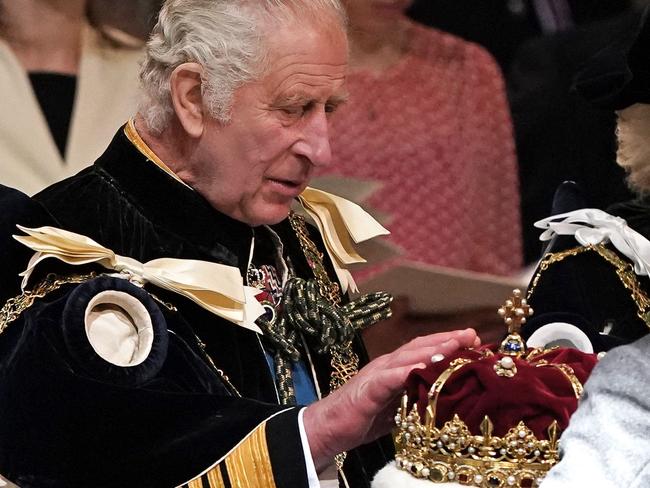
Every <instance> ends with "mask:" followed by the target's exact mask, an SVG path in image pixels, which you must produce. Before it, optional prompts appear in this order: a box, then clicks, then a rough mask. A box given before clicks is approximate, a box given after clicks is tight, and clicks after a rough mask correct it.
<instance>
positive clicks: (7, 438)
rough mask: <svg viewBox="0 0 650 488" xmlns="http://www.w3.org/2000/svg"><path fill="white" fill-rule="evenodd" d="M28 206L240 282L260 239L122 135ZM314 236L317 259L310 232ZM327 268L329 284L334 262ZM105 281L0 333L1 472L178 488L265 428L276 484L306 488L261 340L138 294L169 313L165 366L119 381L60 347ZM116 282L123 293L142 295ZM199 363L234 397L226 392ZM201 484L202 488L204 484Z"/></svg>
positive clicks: (187, 307)
mask: <svg viewBox="0 0 650 488" xmlns="http://www.w3.org/2000/svg"><path fill="white" fill-rule="evenodd" d="M34 201H36V202H38V203H39V204H41V205H42V207H43V208H45V209H46V210H47V212H48V213H49V214H50V216H51V217H48V218H52V219H53V220H52V222H49V224H51V225H58V226H59V227H61V228H64V229H67V230H70V231H73V232H77V233H80V234H83V235H86V236H88V237H90V238H92V239H94V240H95V241H97V242H99V243H100V244H101V245H103V246H105V247H108V248H110V249H112V250H113V251H114V252H116V253H117V254H120V255H123V256H129V257H131V258H134V259H137V260H139V261H141V262H146V261H149V260H152V259H156V258H161V257H172V258H185V259H198V260H204V261H212V262H218V263H223V264H227V265H231V266H236V267H238V268H239V269H240V271H241V273H242V275H243V276H246V267H247V264H248V257H249V250H250V245H251V240H252V239H253V238H254V237H255V236H256V235H257V236H258V237H257V238H258V239H259V238H260V236H263V235H264V231H263V229H254V228H251V227H249V226H247V225H246V224H243V223H241V222H238V221H236V220H233V219H231V218H229V217H227V216H225V215H223V214H221V213H219V212H217V211H215V210H214V209H213V208H212V207H211V206H210V205H209V204H208V202H207V201H206V200H205V199H203V198H202V197H201V196H200V195H199V194H198V193H196V192H194V191H192V190H190V189H189V188H186V187H185V186H184V185H181V184H179V183H178V182H176V181H175V180H174V179H173V178H171V177H170V176H169V175H167V174H166V173H164V172H163V171H162V170H161V169H159V168H158V167H157V166H156V165H155V164H154V163H152V162H151V161H148V160H147V159H146V157H145V156H144V155H142V154H141V153H140V152H139V151H138V150H137V149H136V148H135V147H134V146H133V145H132V144H131V143H130V142H129V140H128V139H127V137H126V135H125V134H124V131H123V130H120V131H118V133H117V135H116V136H115V138H114V140H113V141H112V143H111V144H110V146H109V147H108V149H107V150H106V152H105V153H104V154H103V155H102V156H101V157H100V158H99V159H98V160H97V162H96V163H95V164H94V165H93V166H92V167H90V168H88V169H86V170H84V171H82V172H81V173H79V174H77V175H76V176H74V177H72V178H69V179H67V180H64V181H62V182H59V183H57V184H55V185H53V186H51V187H49V188H47V189H45V190H44V191H42V192H41V193H39V194H38V195H36V196H35V197H34ZM46 224H48V222H46ZM30 225H34V223H33V222H30ZM5 227H6V226H5ZM3 230H4V229H3ZM273 230H274V231H275V232H276V233H277V234H278V235H279V236H280V238H281V240H282V242H283V244H284V252H285V259H287V260H288V261H289V262H290V263H291V265H292V266H293V268H294V269H295V270H296V273H297V274H298V275H299V276H301V277H305V278H311V277H313V274H312V272H311V269H310V267H309V266H308V264H307V261H306V259H305V257H304V255H303V253H302V250H301V248H300V245H299V243H298V240H297V238H296V236H295V235H294V232H293V231H292V229H291V226H290V225H289V223H288V221H284V222H281V223H280V224H278V225H275V226H273ZM310 232H311V237H312V239H313V240H314V241H315V242H316V243H317V245H318V246H319V247H320V248H321V249H322V248H323V246H322V241H321V240H320V237H319V236H318V235H317V232H315V231H314V230H313V229H311V230H310ZM324 254H325V253H324ZM325 255H326V254H325ZM25 264H26V263H25ZM326 265H327V266H328V268H329V271H330V275H331V276H334V275H333V271H332V269H331V263H329V262H327V263H326ZM22 267H23V268H24V266H22ZM19 268H20V266H19ZM59 268H60V266H59ZM57 271H59V272H61V271H60V270H59V269H57ZM68 272H69V273H70V272H79V270H72V271H71V270H69V269H68ZM114 281H116V280H113V281H112V282H107V281H106V279H105V278H99V279H96V280H92V281H90V282H88V283H86V284H84V285H81V286H67V287H64V288H63V289H62V290H59V291H57V292H55V293H54V294H52V295H49V296H48V297H46V298H45V299H43V300H40V301H38V302H37V303H36V304H35V305H34V306H33V307H32V308H30V309H29V310H28V311H27V312H25V313H23V315H22V316H21V318H20V319H19V320H18V321H16V322H15V323H13V324H11V326H10V327H9V328H8V329H7V331H6V332H5V333H4V334H2V335H0V352H1V354H2V356H0V360H2V358H5V357H7V355H9V356H13V357H15V358H17V359H15V358H14V359H12V361H9V362H8V361H4V360H2V362H0V365H1V366H0V368H2V369H0V418H1V419H2V421H1V422H0V424H1V427H0V473H2V474H3V475H5V476H6V477H8V478H9V479H11V480H12V481H14V482H16V483H18V484H19V485H21V486H24V487H27V486H34V487H36V486H39V487H40V486H52V487H64V486H65V487H82V486H83V487H88V486H102V487H104V486H105V487H109V486H110V487H112V486H116V487H117V486H120V487H124V486H152V487H164V486H175V485H179V484H181V483H186V482H187V481H188V480H190V479H192V478H193V477H195V476H198V475H199V474H201V473H202V472H203V471H204V470H206V469H207V468H209V467H210V466H212V465H213V464H214V463H216V462H217V461H219V460H221V459H223V458H224V456H226V455H228V453H229V452H230V450H231V449H233V448H234V447H236V446H237V445H238V443H239V442H240V441H242V439H244V438H245V437H246V436H247V435H248V434H249V433H251V432H252V431H253V430H255V429H256V428H257V427H258V426H259V425H260V423H265V425H266V441H267V448H268V452H269V454H270V460H271V465H272V468H273V476H274V479H275V486H278V487H287V488H288V487H292V488H294V487H295V488H298V487H301V486H306V485H307V481H306V469H305V465H304V458H303V453H302V444H301V441H300V436H299V431H298V422H297V415H298V411H299V409H298V408H286V407H281V406H279V405H278V399H277V398H278V397H277V393H276V387H275V384H274V381H273V378H272V375H271V373H270V370H269V367H268V365H267V362H266V359H265V355H264V349H263V347H264V346H263V341H264V339H263V338H261V337H260V336H258V335H257V334H255V333H254V332H251V331H249V330H247V329H244V328H242V327H239V326H236V325H234V324H232V323H229V322H227V321H225V320H222V319H220V318H218V317H216V316H215V315H213V314H211V313H209V312H207V311H205V310H204V309H202V308H200V307H198V306H197V305H195V304H194V303H192V302H191V301H189V300H187V299H185V298H183V297H181V296H178V295H174V294H171V293H168V292H165V291H164V290H160V289H156V288H152V289H149V288H148V287H147V289H149V291H150V292H153V293H155V295H156V296H157V297H159V298H160V299H161V300H163V301H166V302H170V303H172V304H173V305H175V306H176V307H177V309H178V312H171V311H169V310H167V309H166V308H165V307H157V308H158V309H159V310H160V312H161V314H159V316H160V317H162V318H161V320H163V321H164V322H165V323H166V326H164V327H162V326H161V327H159V329H160V330H161V331H165V330H166V331H167V333H166V334H164V333H163V332H161V335H164V336H165V337H166V339H165V340H166V341H167V346H166V348H163V349H164V350H165V351H166V354H162V353H160V354H159V355H160V356H161V357H162V356H164V357H162V358H158V360H157V361H158V362H157V363H156V362H155V361H154V363H155V364H154V365H153V366H152V365H149V366H148V367H147V368H149V369H147V368H144V370H142V368H140V369H141V370H140V371H136V372H135V373H133V374H129V375H126V376H128V377H129V378H130V379H129V380H128V381H127V380H125V379H124V378H123V376H125V375H123V374H121V373H119V372H115V371H113V370H112V369H111V368H109V367H107V366H106V364H103V363H102V362H101V361H96V358H92V357H90V356H92V354H90V353H89V352H88V346H87V341H85V343H84V341H80V342H81V343H83V344H80V343H79V341H76V340H71V339H70V337H76V336H75V335H74V333H73V332H70V331H71V330H72V331H74V330H77V329H78V330H77V332H79V331H81V332H82V329H79V327H80V326H79V325H78V324H79V323H82V322H83V320H82V319H81V318H78V317H77V319H76V321H75V320H72V319H70V320H69V321H68V322H69V323H77V326H76V327H77V329H75V327H73V326H72V325H68V323H66V320H67V319H68V318H70V317H75V314H74V313H72V312H71V311H72V310H75V309H79V307H81V306H82V305H83V304H84V303H86V302H84V300H87V298H88V296H90V295H92V293H95V292H96V291H97V290H98V289H102V287H111V286H112V287H115V286H121V285H116V284H115V283H114ZM117 281H123V282H124V280H117ZM124 283H126V284H125V285H124V286H125V287H126V288H127V292H128V293H132V294H134V293H138V292H139V291H141V290H139V289H138V288H137V287H134V286H133V285H130V284H129V283H128V282H124ZM93 287H94V288H93ZM129 287H130V288H129ZM79 289H81V290H82V291H80V292H79V293H77V295H78V296H73V295H74V294H75V293H76V292H77V291H78V290H79ZM147 297H149V301H147ZM140 298H141V299H142V300H143V301H144V302H146V303H148V304H149V305H150V306H151V308H152V309H154V308H155V306H156V303H157V302H154V301H152V300H151V298H150V296H149V295H148V294H147V293H145V294H144V296H143V297H140ZM73 299H74V300H76V302H75V301H74V300H73ZM66 310H67V311H68V312H66ZM45 324H47V327H45V326H44V325H45ZM61 324H62V325H61ZM48 327H49V329H48ZM81 332H79V335H83V334H82V333H81ZM199 339H200V341H202V342H203V343H204V344H205V352H204V351H203V349H202V348H201V347H200V345H199ZM307 344H308V346H307V347H308V349H310V351H309V354H304V355H303V357H309V358H311V360H312V361H313V366H314V370H315V371H316V375H317V381H318V383H319V387H320V390H321V391H322V392H323V394H325V393H326V392H327V391H328V381H329V375H330V365H329V357H324V356H320V355H318V354H317V353H315V352H314V351H313V350H312V344H310V341H309V340H307ZM354 347H355V349H356V352H357V353H358V354H359V356H360V358H361V361H362V363H364V362H367V357H366V354H365V351H364V349H363V346H362V344H361V342H360V340H359V339H357V341H356V342H355V344H354ZM205 353H207V354H208V355H209V357H210V358H211V359H212V360H213V361H214V365H215V366H216V368H218V369H219V370H221V371H222V372H223V374H225V375H227V376H228V378H229V380H230V382H231V384H232V385H233V386H234V387H235V388H236V390H237V392H239V393H240V394H241V398H238V397H237V396H236V394H233V392H232V390H231V389H230V388H229V387H228V385H226V384H224V382H223V381H222V380H221V373H218V372H217V371H216V370H215V368H213V367H211V366H210V364H209V360H208V359H207V358H206V356H205ZM79 358H81V360H80V359H79ZM154 359H155V358H153V359H152V360H154ZM147 361H149V359H148V360H147ZM95 363H98V364H95ZM145 363H146V362H145ZM143 364H144V363H143ZM152 368H153V369H152ZM152 371H153V372H152ZM134 376H135V379H133V377H134ZM125 381H126V383H125ZM129 381H131V383H129ZM8 418H11V422H8V421H5V420H6V419H8ZM26 430H27V431H28V433H29V435H25V431H26ZM35 446H37V448H35ZM392 455H393V450H392V443H391V442H390V440H389V439H387V438H384V439H382V440H381V441H379V442H375V443H371V444H370V445H367V446H362V447H361V448H359V449H356V450H354V451H351V452H350V453H349V454H348V457H347V460H346V463H345V472H346V479H347V482H348V483H349V486H350V487H354V488H356V487H366V486H369V480H370V478H371V477H372V476H373V475H374V473H375V472H376V471H377V470H378V469H379V468H380V467H382V466H383V465H384V464H385V463H386V462H387V460H388V459H389V458H391V457H392ZM222 471H224V469H222ZM224 476H226V478H227V476H228V474H227V473H226V472H225V471H224ZM203 486H212V485H210V484H209V483H208V481H207V479H206V480H204V482H203ZM226 486H227V484H226ZM342 486H344V485H342Z"/></svg>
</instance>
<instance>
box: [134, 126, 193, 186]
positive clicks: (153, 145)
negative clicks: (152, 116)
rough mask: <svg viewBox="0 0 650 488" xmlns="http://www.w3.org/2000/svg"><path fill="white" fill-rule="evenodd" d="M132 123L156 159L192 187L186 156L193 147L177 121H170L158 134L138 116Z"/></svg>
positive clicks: (191, 177)
mask: <svg viewBox="0 0 650 488" xmlns="http://www.w3.org/2000/svg"><path fill="white" fill-rule="evenodd" d="M134 123H135V129H136V131H137V132H138V135H139V136H140V138H141V139H142V140H143V141H144V143H145V144H146V145H147V146H148V147H149V149H150V150H151V151H153V153H154V154H155V155H156V156H157V157H158V159H160V160H161V161H162V162H163V163H164V164H165V166H166V167H167V168H169V170H171V171H172V172H173V173H174V175H176V176H177V177H178V178H180V179H181V180H182V181H183V182H184V183H185V184H187V185H188V186H190V187H193V183H194V182H193V176H192V171H191V170H190V166H189V164H187V161H188V159H189V158H188V157H187V155H188V154H191V153H192V151H193V147H192V143H191V141H189V140H188V138H187V134H186V132H185V131H184V130H183V128H182V127H181V126H180V124H179V123H178V121H175V120H173V121H171V122H170V123H169V124H168V126H167V127H166V128H165V129H164V130H163V131H162V132H161V133H160V134H156V133H154V132H152V131H151V130H149V128H148V127H147V124H146V122H145V121H144V119H143V118H142V116H141V115H140V114H137V115H136V117H135V119H134Z"/></svg>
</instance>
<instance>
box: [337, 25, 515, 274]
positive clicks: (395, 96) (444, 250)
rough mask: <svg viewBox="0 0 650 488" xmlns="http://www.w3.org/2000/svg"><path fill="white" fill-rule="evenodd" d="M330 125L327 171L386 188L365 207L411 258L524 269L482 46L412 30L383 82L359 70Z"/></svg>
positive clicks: (502, 115) (495, 79) (503, 130)
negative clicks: (385, 219) (385, 218)
mask: <svg viewBox="0 0 650 488" xmlns="http://www.w3.org/2000/svg"><path fill="white" fill-rule="evenodd" d="M348 89H349V92H350V100H349V102H348V103H347V104H345V105H344V106H343V107H341V108H340V109H339V111H337V113H336V114H335V115H334V116H333V117H332V119H331V141H332V152H333V164H332V166H330V167H328V168H327V169H326V171H325V173H327V174H338V175H343V176H347V177H354V178H363V179H374V180H378V181H381V182H382V183H383V188H381V189H380V190H379V191H378V192H376V193H375V194H374V195H373V196H372V197H371V198H370V199H369V200H368V201H367V202H366V203H367V206H369V207H372V208H374V209H377V210H378V211H380V212H381V213H383V214H388V215H390V216H391V221H390V222H389V225H388V227H389V229H390V230H391V232H392V236H391V238H390V239H391V240H392V241H393V242H394V243H396V244H398V245H399V246H401V247H402V248H404V249H405V250H406V255H405V258H406V259H410V260H417V261H421V262H425V263H429V264H436V265H441V266H449V267H453V268H460V269H468V270H473V271H479V272H486V273H495V274H502V275H505V274H512V273H513V272H515V271H516V270H517V269H518V268H519V266H521V262H522V249H521V248H522V242H521V241H522V237H521V224H520V216H519V183H518V174H517V162H516V156H515V146H514V142H513V135H512V124H511V119H510V113H509V109H508V103H507V100H506V96H505V90H504V82H503V78H502V76H501V73H500V70H499V68H498V67H497V65H496V63H495V62H494V61H493V59H492V58H491V57H490V55H489V54H488V53H487V52H486V51H485V50H484V49H482V48H481V47H479V46H477V45H475V44H472V43H470V42H467V41H464V40H461V39H459V38H457V37H455V36H452V35H450V34H446V33H443V32H440V31H436V30H433V29H429V28H425V27H422V26H419V25H416V24H413V26H412V36H411V44H410V49H409V52H408V53H407V54H406V55H405V56H404V57H403V58H402V59H401V60H400V62H399V63H398V64H396V65H394V66H392V67H391V68H389V69H388V70H387V71H386V72H384V73H383V74H382V75H381V77H377V76H376V75H373V74H371V73H368V72H353V73H351V74H350V75H349V77H348Z"/></svg>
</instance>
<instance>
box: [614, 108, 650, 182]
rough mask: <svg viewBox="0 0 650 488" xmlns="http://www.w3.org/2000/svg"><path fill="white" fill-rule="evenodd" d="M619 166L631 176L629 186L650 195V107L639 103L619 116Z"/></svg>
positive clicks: (617, 129)
mask: <svg viewBox="0 0 650 488" xmlns="http://www.w3.org/2000/svg"><path fill="white" fill-rule="evenodd" d="M616 114H617V117H618V119H617V123H616V135H617V139H618V150H617V152H616V162H617V163H618V164H619V165H620V166H622V167H623V168H625V170H626V171H627V172H628V178H627V179H628V184H629V185H630V187H631V188H632V189H633V190H635V191H636V192H638V193H642V194H648V193H650V105H648V104H645V103H636V104H634V105H632V106H630V107H627V108H624V109H623V110H619V111H618V112H616Z"/></svg>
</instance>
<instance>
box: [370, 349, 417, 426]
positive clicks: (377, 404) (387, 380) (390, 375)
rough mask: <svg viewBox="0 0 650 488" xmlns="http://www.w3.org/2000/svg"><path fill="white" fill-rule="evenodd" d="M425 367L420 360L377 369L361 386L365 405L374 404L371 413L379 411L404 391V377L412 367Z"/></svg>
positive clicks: (374, 413) (406, 376)
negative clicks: (371, 377)
mask: <svg viewBox="0 0 650 488" xmlns="http://www.w3.org/2000/svg"><path fill="white" fill-rule="evenodd" d="M425 367H426V364H425V363H424V362H421V363H415V364H408V365H404V366H399V367H396V368H390V369H385V370H382V371H377V372H376V373H375V375H374V376H373V379H372V381H370V382H368V383H367V384H365V385H364V388H363V390H364V391H363V394H364V395H365V396H366V399H367V400H368V404H367V405H368V406H370V405H374V407H373V408H375V409H376V411H375V412H373V415H376V414H377V413H379V411H380V410H381V409H383V408H385V407H386V406H387V404H388V403H389V402H391V400H393V399H394V398H395V396H397V395H400V394H401V393H402V392H403V391H404V384H405V383H406V378H408V375H409V374H410V373H411V371H413V370H414V369H424V368H425Z"/></svg>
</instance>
